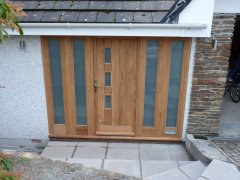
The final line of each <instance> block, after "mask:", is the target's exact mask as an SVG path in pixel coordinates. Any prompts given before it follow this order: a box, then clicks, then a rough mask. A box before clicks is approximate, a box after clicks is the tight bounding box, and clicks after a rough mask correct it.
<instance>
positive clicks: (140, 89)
mask: <svg viewBox="0 0 240 180" xmlns="http://www.w3.org/2000/svg"><path fill="white" fill-rule="evenodd" d="M145 67H146V41H145V39H142V38H140V39H139V40H138V61H137V94H136V127H135V128H136V130H135V132H136V136H142V128H143V112H144V93H145V73H146V68H145Z"/></svg>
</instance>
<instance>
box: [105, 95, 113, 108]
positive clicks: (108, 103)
mask: <svg viewBox="0 0 240 180" xmlns="http://www.w3.org/2000/svg"><path fill="white" fill-rule="evenodd" d="M105 108H106V109H111V108H112V98H111V96H110V95H106V96H105Z"/></svg>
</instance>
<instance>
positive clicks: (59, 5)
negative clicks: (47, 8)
mask: <svg viewBox="0 0 240 180" xmlns="http://www.w3.org/2000/svg"><path fill="white" fill-rule="evenodd" d="M72 4H73V2H72V1H57V2H56V4H55V6H54V7H53V9H70V8H71V6H72Z"/></svg>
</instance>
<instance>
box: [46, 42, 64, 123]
mask: <svg viewBox="0 0 240 180" xmlns="http://www.w3.org/2000/svg"><path fill="white" fill-rule="evenodd" d="M48 46H49V57H50V69H51V80H52V94H53V108H54V122H55V124H65V119H64V105H63V88H62V69H61V52H60V51H61V50H60V40H59V39H49V41H48Z"/></svg>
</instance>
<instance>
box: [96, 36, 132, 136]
mask: <svg viewBox="0 0 240 180" xmlns="http://www.w3.org/2000/svg"><path fill="white" fill-rule="evenodd" d="M94 61H95V62H94V63H95V67H94V73H95V81H94V88H95V90H94V91H95V105H96V113H95V114H96V118H95V122H96V135H117V136H134V129H135V128H134V124H135V119H136V118H135V116H136V85H137V79H136V71H137V41H136V39H110V38H103V39H99V38H97V39H96V41H95V58H94Z"/></svg>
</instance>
